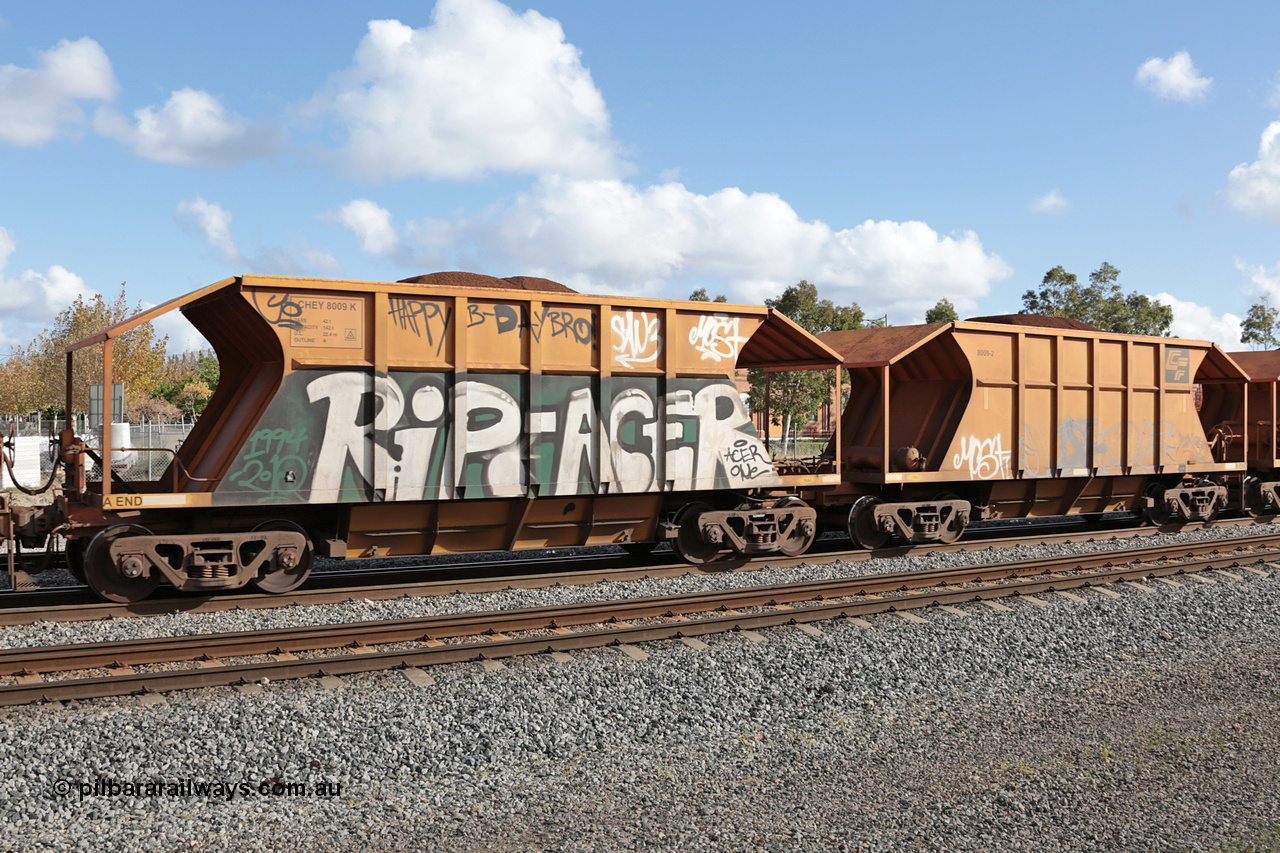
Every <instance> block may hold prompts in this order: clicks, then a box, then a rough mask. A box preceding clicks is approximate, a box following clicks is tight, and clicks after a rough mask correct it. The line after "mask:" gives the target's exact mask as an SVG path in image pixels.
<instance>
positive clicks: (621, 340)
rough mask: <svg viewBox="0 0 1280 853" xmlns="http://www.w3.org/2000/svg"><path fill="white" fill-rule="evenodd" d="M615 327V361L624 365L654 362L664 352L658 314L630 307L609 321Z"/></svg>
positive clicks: (630, 365) (631, 365) (633, 365)
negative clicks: (634, 309)
mask: <svg viewBox="0 0 1280 853" xmlns="http://www.w3.org/2000/svg"><path fill="white" fill-rule="evenodd" d="M609 325H610V326H611V327H612V329H613V336H614V341H613V361H614V363H615V364H619V365H621V366H623V367H635V366H636V365H646V364H654V363H656V362H657V361H658V356H659V354H661V352H662V334H661V333H660V332H659V331H658V315H657V314H650V313H648V312H645V311H632V310H631V309H630V308H628V309H627V310H626V311H625V312H624V313H622V314H614V315H613V318H612V319H611V320H610V321H609Z"/></svg>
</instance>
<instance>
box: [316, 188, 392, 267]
mask: <svg viewBox="0 0 1280 853" xmlns="http://www.w3.org/2000/svg"><path fill="white" fill-rule="evenodd" d="M324 218H325V219H328V220H330V221H332V222H336V223H337V224H338V225H341V226H342V227H343V228H345V229H347V230H348V231H350V232H351V233H352V234H354V235H356V237H358V238H359V240H360V248H361V249H362V250H363V251H365V252H367V253H369V254H371V255H387V254H390V253H391V252H393V251H395V250H396V249H397V248H398V247H399V245H400V236H399V235H398V234H397V233H396V229H395V226H393V225H392V224H391V211H389V210H387V209H386V208H385V207H382V206H381V205H379V204H378V203H376V202H373V201H370V200H369V199H367V198H358V199H356V200H355V201H350V202H347V203H346V204H344V205H343V206H342V207H340V208H338V210H337V211H336V212H334V213H329V214H325V216H324Z"/></svg>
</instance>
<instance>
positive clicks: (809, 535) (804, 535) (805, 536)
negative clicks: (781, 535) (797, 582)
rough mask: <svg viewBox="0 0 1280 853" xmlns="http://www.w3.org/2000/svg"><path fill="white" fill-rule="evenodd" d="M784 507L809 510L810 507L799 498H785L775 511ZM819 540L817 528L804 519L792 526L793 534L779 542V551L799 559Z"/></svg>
mask: <svg viewBox="0 0 1280 853" xmlns="http://www.w3.org/2000/svg"><path fill="white" fill-rule="evenodd" d="M784 507H795V508H797V509H807V508H808V507H809V505H808V504H807V503H805V502H804V501H802V500H800V499H799V498H783V499H782V500H780V501H778V503H777V504H776V505H775V509H783V508H784ZM817 538H818V528H817V526H816V525H815V524H814V523H813V522H812V521H811V520H809V519H802V520H801V521H799V522H797V523H795V524H793V525H792V526H791V533H790V534H788V535H787V537H786V538H785V539H779V540H778V550H779V551H781V552H782V553H783V554H786V555H787V556H788V557H799V556H800V555H801V554H803V553H804V552H805V551H808V550H809V547H810V546H811V545H813V540H815V539H817Z"/></svg>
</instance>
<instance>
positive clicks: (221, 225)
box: [173, 196, 244, 264]
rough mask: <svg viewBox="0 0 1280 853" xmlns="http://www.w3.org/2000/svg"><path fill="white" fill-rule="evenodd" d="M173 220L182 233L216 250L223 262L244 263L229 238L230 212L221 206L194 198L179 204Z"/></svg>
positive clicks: (238, 249)
mask: <svg viewBox="0 0 1280 853" xmlns="http://www.w3.org/2000/svg"><path fill="white" fill-rule="evenodd" d="M173 218H174V220H175V221H176V222H177V223H178V224H179V225H181V226H182V230H183V231H186V232H187V233H188V234H192V235H194V236H196V237H200V238H202V239H203V240H204V241H205V242H206V243H208V244H209V245H210V246H211V247H213V248H214V249H216V250H217V251H218V252H219V253H220V254H221V255H222V259H223V260H225V261H227V262H228V263H232V264H240V263H242V262H243V261H244V256H243V255H241V254H240V247H239V246H237V245H236V241H235V238H234V237H232V236H231V211H229V210H227V209H226V208H225V207H223V206H222V205H220V204H215V203H213V202H209V201H205V200H204V199H203V198H201V197H200V196H196V197H195V198H193V199H190V200H188V201H182V202H179V203H178V209H177V211H176V212H175V213H174V215H173Z"/></svg>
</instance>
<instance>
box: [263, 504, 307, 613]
mask: <svg viewBox="0 0 1280 853" xmlns="http://www.w3.org/2000/svg"><path fill="white" fill-rule="evenodd" d="M253 529H254V530H255V531H258V530H290V531H293V532H295V533H301V534H302V537H303V539H305V540H306V542H307V545H306V547H305V548H304V549H303V552H302V554H301V555H300V556H299V558H298V564H297V565H296V566H294V567H293V568H292V569H275V570H274V571H262V572H260V573H259V574H258V576H257V577H255V578H254V579H253V580H251V581H249V583H250V584H252V585H253V587H254V588H255V589H258V590H260V591H262V592H266V593H270V594H271V595H280V594H281V593H285V592H292V591H293V590H295V589H297V588H298V587H300V586H302V584H303V583H305V582H306V580H307V578H308V577H310V576H311V569H312V567H313V566H314V565H315V562H316V549H315V546H314V545H312V544H311V537H309V536H307V531H305V530H303V529H302V528H301V527H299V526H298V525H296V524H294V523H293V522H292V521H285V520H284V519H278V520H276V521H264V522H263V523H262V524H259V525H258V526H257V527H255V528H253Z"/></svg>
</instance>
